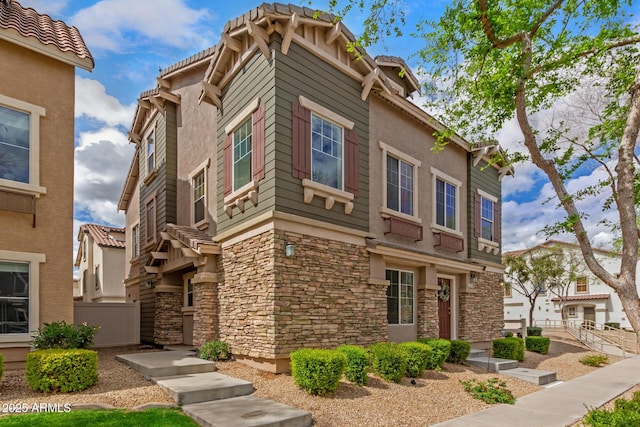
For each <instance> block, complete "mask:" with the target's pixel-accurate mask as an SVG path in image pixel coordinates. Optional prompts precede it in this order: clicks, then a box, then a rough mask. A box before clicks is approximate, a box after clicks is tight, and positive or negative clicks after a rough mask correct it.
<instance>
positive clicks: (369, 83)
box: [360, 68, 380, 101]
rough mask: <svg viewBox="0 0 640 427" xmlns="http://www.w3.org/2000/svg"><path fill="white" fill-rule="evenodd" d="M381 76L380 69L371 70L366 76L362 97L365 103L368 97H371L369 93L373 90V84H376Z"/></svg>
mask: <svg viewBox="0 0 640 427" xmlns="http://www.w3.org/2000/svg"><path fill="white" fill-rule="evenodd" d="M379 76H380V69H379V68H374V69H373V70H371V72H370V73H369V74H367V75H366V76H365V78H364V79H362V87H363V89H362V95H361V96H360V98H362V100H363V101H366V100H367V97H368V96H369V93H370V92H371V89H372V88H373V84H374V83H375V81H376V80H377V79H378V77H379Z"/></svg>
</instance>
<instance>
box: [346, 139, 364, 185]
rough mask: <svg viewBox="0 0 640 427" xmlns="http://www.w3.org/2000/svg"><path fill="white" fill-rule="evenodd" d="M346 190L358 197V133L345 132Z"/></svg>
mask: <svg viewBox="0 0 640 427" xmlns="http://www.w3.org/2000/svg"><path fill="white" fill-rule="evenodd" d="M344 143H345V148H344V189H345V191H348V192H349V193H353V195H354V196H355V197H358V178H359V177H360V174H359V167H358V132H356V131H355V130H349V129H345V130H344Z"/></svg>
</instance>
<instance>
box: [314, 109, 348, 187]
mask: <svg viewBox="0 0 640 427" xmlns="http://www.w3.org/2000/svg"><path fill="white" fill-rule="evenodd" d="M343 135H344V129H343V128H342V126H339V125H337V124H335V123H332V122H331V121H329V120H327V119H325V118H323V117H321V116H319V115H317V114H313V113H312V114H311V179H312V180H313V181H315V182H318V183H320V184H324V185H328V186H329V187H333V188H337V189H338V190H342V189H343V186H342V181H343V180H342V170H343V161H342V159H343V154H342V148H343Z"/></svg>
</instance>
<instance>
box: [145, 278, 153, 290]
mask: <svg viewBox="0 0 640 427" xmlns="http://www.w3.org/2000/svg"><path fill="white" fill-rule="evenodd" d="M145 286H146V287H147V289H151V287H152V286H153V280H147V283H145Z"/></svg>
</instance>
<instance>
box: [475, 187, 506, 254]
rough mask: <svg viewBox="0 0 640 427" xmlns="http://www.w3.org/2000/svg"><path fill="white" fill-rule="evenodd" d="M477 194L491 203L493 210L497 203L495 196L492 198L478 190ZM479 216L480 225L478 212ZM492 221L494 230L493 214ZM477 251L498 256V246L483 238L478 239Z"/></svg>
mask: <svg viewBox="0 0 640 427" xmlns="http://www.w3.org/2000/svg"><path fill="white" fill-rule="evenodd" d="M477 192H478V195H480V197H482V198H484V199H487V200H489V201H490V202H491V203H493V206H494V208H495V206H496V204H497V203H498V198H497V197H496V196H493V195H491V194H489V193H487V192H486V191H483V190H481V189H479V188H478V189H477ZM480 209H482V200H481V201H480ZM479 215H480V224H482V211H481V212H479ZM493 221H494V222H493V224H494V229H495V221H496V218H495V214H494V218H493ZM480 235H481V236H482V231H480ZM494 238H495V236H494ZM478 250H479V251H481V252H486V253H493V254H494V255H499V254H500V244H499V243H497V242H495V241H493V240H487V239H485V238H484V237H478Z"/></svg>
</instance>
